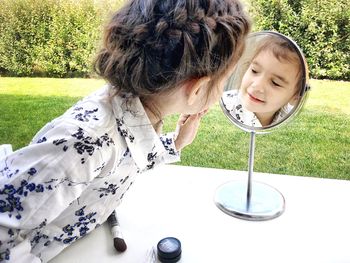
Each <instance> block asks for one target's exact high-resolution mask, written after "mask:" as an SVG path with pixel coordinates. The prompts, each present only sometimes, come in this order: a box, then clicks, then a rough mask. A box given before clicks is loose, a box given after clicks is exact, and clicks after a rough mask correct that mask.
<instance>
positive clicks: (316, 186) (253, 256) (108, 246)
mask: <svg viewBox="0 0 350 263" xmlns="http://www.w3.org/2000/svg"><path fill="white" fill-rule="evenodd" d="M246 178H247V172H242V171H233V170H222V169H210V168H195V167H185V166H176V165H166V166H162V167H159V168H156V169H154V170H153V171H150V172H147V173H145V174H142V175H140V176H139V177H138V178H137V179H136V181H135V183H134V185H133V186H132V187H131V188H130V190H129V192H127V193H126V195H125V197H124V200H123V202H122V204H121V205H120V206H119V207H118V210H117V211H118V217H119V221H120V225H121V228H122V232H123V236H124V239H125V241H126V243H127V245H128V248H127V250H126V251H125V252H124V253H118V252H117V251H116V250H115V249H114V247H113V240H112V236H111V233H110V230H109V227H108V225H107V224H104V225H103V226H101V227H100V228H98V229H96V230H94V231H93V232H92V233H90V234H89V235H87V236H86V237H84V238H82V239H81V240H78V241H76V242H75V243H74V244H72V245H71V246H70V247H68V248H67V249H65V250H64V251H63V252H62V253H61V254H60V255H58V256H57V257H56V258H54V259H53V260H51V261H50V263H73V262H74V263H80V262H81V263H83V262H84V263H89V262H103V263H109V262H113V263H116V262H122V263H144V262H146V261H145V259H146V255H147V251H148V250H149V249H150V248H151V247H152V246H156V244H157V242H158V241H159V240H160V239H162V238H164V237H167V236H174V237H177V238H178V239H179V240H180V241H181V243H182V251H183V252H182V259H181V261H180V262H183V263H204V262H210V263H226V262H239V263H252V262H254V263H255V262H263V263H265V262H266V263H267V262H268V263H275V262H276V263H277V262H278V263H289V262H293V263H304V262H305V263H347V262H348V263H350V181H342V180H331V179H318V178H311V177H298V176H287V175H274V174H263V173H255V174H254V175H253V180H254V181H260V182H264V183H267V184H269V185H271V186H273V187H275V188H277V189H278V190H279V191H280V192H281V193H282V194H283V195H284V197H285V200H286V209H285V212H284V213H283V214H282V215H281V216H280V217H278V218H275V219H272V220H269V221H263V222H252V221H245V220H241V219H237V218H234V217H231V216H229V215H227V214H225V213H223V212H222V211H221V210H219V209H218V208H217V207H216V205H215V204H214V201H213V197H214V193H215V190H216V188H217V187H218V186H220V185H221V184H223V183H225V182H227V181H231V180H246Z"/></svg>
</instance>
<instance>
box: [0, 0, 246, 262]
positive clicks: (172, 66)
mask: <svg viewBox="0 0 350 263" xmlns="http://www.w3.org/2000/svg"><path fill="white" fill-rule="evenodd" d="M249 29H250V22H249V20H248V17H247V15H246V14H245V12H244V11H243V10H242V7H241V4H240V3H239V2H238V1H237V0H133V1H130V2H128V3H127V4H126V5H125V6H124V8H122V9H121V10H119V11H118V12H117V13H116V14H115V15H114V16H113V17H112V19H111V21H110V22H109V24H108V25H107V27H106V31H105V35H104V42H103V47H102V49H101V51H100V52H99V53H98V55H97V58H96V61H95V63H94V68H95V70H96V72H97V73H98V74H99V75H100V76H102V77H103V78H104V79H106V80H107V83H108V84H107V85H106V86H105V87H103V88H102V89H101V90H98V91H97V92H95V93H94V94H92V95H90V96H88V97H86V98H84V99H83V100H82V101H80V102H78V103H77V104H76V105H75V106H73V107H72V108H71V109H69V110H68V111H67V112H66V113H64V114H63V115H62V116H60V117H59V118H57V119H55V120H53V121H52V122H50V123H48V124H47V125H46V126H45V127H44V128H42V130H40V131H39V132H38V134H37V135H36V136H35V137H34V138H33V140H32V142H31V144H30V145H29V146H27V147H24V148H23V149H20V150H18V151H16V152H14V153H12V154H10V155H8V156H7V157H5V158H3V159H2V160H0V240H1V242H0V261H6V262H26V263H28V262H47V261H48V260H50V259H51V258H53V257H54V256H55V255H57V254H58V253H59V252H60V251H62V249H64V248H65V247H67V246H68V245H69V244H71V243H72V242H74V241H75V240H77V239H79V238H81V237H83V236H84V235H86V234H87V233H89V232H90V231H92V230H93V229H94V228H96V227H98V226H99V225H100V224H102V223H104V222H105V221H106V219H107V217H108V216H109V215H110V214H111V213H112V211H113V210H114V209H115V208H116V206H117V205H118V204H119V202H120V201H121V199H122V198H123V196H124V193H125V192H126V190H127V189H128V188H129V187H130V185H131V184H132V182H133V180H134V179H135V176H136V175H137V174H139V173H141V172H143V171H146V170H148V169H151V168H153V167H154V166H156V165H159V164H162V163H166V162H174V161H178V160H179V154H180V151H181V149H183V148H184V147H185V146H186V145H188V144H190V143H191V142H192V140H193V139H194V137H195V135H196V132H197V129H198V126H199V122H200V118H201V116H202V115H203V114H204V113H205V112H206V111H207V110H208V108H209V107H210V106H211V105H212V104H213V103H214V102H216V101H217V100H218V99H219V97H220V96H221V93H222V91H223V83H224V82H225V81H226V79H227V77H228V76H229V75H230V74H231V71H232V68H233V67H234V65H235V63H236V61H237V60H238V58H239V56H240V54H241V53H242V51H243V48H244V38H245V36H246V35H247V33H248V32H249ZM171 114H182V115H181V116H180V119H179V123H178V129H177V130H178V132H177V133H175V134H168V135H164V136H159V135H158V134H159V133H160V130H161V126H162V123H163V118H164V117H166V116H168V115H171Z"/></svg>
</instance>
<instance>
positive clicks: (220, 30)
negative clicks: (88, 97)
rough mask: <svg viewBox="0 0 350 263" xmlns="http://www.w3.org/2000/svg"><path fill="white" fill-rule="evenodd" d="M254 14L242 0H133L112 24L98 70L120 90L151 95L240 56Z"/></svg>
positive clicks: (219, 69) (220, 69)
mask: <svg viewBox="0 0 350 263" xmlns="http://www.w3.org/2000/svg"><path fill="white" fill-rule="evenodd" d="M249 31H250V20H249V17H248V16H247V14H246V13H245V11H244V9H243V7H242V5H241V3H240V2H239V1H238V0H132V1H128V2H127V3H126V5H125V6H124V7H123V8H121V9H120V10H119V11H117V12H116V13H115V14H114V15H113V16H112V18H111V20H110V21H109V23H108V24H107V26H106V28H105V32H104V38H103V43H102V47H101V49H100V51H99V52H98V54H97V56H96V59H95V61H94V70H95V72H96V73H97V74H98V75H100V76H101V77H103V78H104V79H105V80H107V81H108V82H109V83H110V84H111V85H112V86H113V87H114V88H115V89H116V91H117V92H118V93H119V94H132V95H134V96H140V97H143V96H147V95H152V94H156V93H160V92H164V91H169V90H171V89H172V88H174V87H176V86H178V85H180V84H182V83H184V82H185V81H187V80H191V79H198V78H201V77H204V76H209V77H212V79H213V80H215V79H217V78H218V77H219V76H221V75H222V74H224V72H225V71H226V70H227V69H228V67H229V66H230V64H232V63H234V62H235V61H236V60H238V57H239V56H240V54H241V52H242V51H243V48H244V39H245V37H246V35H247V34H248V33H249Z"/></svg>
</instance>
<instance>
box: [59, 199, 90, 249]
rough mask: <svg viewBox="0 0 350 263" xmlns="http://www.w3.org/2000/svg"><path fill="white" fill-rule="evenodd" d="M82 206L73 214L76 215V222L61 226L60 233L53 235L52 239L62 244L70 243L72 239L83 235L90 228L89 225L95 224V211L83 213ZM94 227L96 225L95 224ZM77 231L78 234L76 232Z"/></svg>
mask: <svg viewBox="0 0 350 263" xmlns="http://www.w3.org/2000/svg"><path fill="white" fill-rule="evenodd" d="M85 208H86V206H83V207H82V208H80V209H79V210H77V211H75V213H74V214H75V216H76V217H77V219H76V222H75V223H73V224H68V225H66V226H64V227H63V228H62V234H60V235H59V236H55V237H54V240H56V241H59V242H62V243H63V244H70V243H72V242H73V241H75V240H77V239H79V238H81V237H83V236H85V235H86V234H87V233H88V231H89V230H90V228H89V227H91V225H95V224H96V219H95V218H94V217H95V216H96V214H97V213H96V212H91V213H88V214H85V211H84V209H85ZM95 227H96V226H95ZM78 231H79V234H78Z"/></svg>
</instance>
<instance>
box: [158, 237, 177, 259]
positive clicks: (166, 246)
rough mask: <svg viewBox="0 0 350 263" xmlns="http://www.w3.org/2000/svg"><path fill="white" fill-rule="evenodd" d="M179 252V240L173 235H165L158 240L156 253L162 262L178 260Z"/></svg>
mask: <svg viewBox="0 0 350 263" xmlns="http://www.w3.org/2000/svg"><path fill="white" fill-rule="evenodd" d="M181 252H182V251H181V242H180V240H178V239H177V238H175V237H166V238H163V239H162V240H160V241H159V242H158V245H157V255H158V259H159V261H160V262H162V263H175V262H178V261H179V260H180V258H181Z"/></svg>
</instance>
